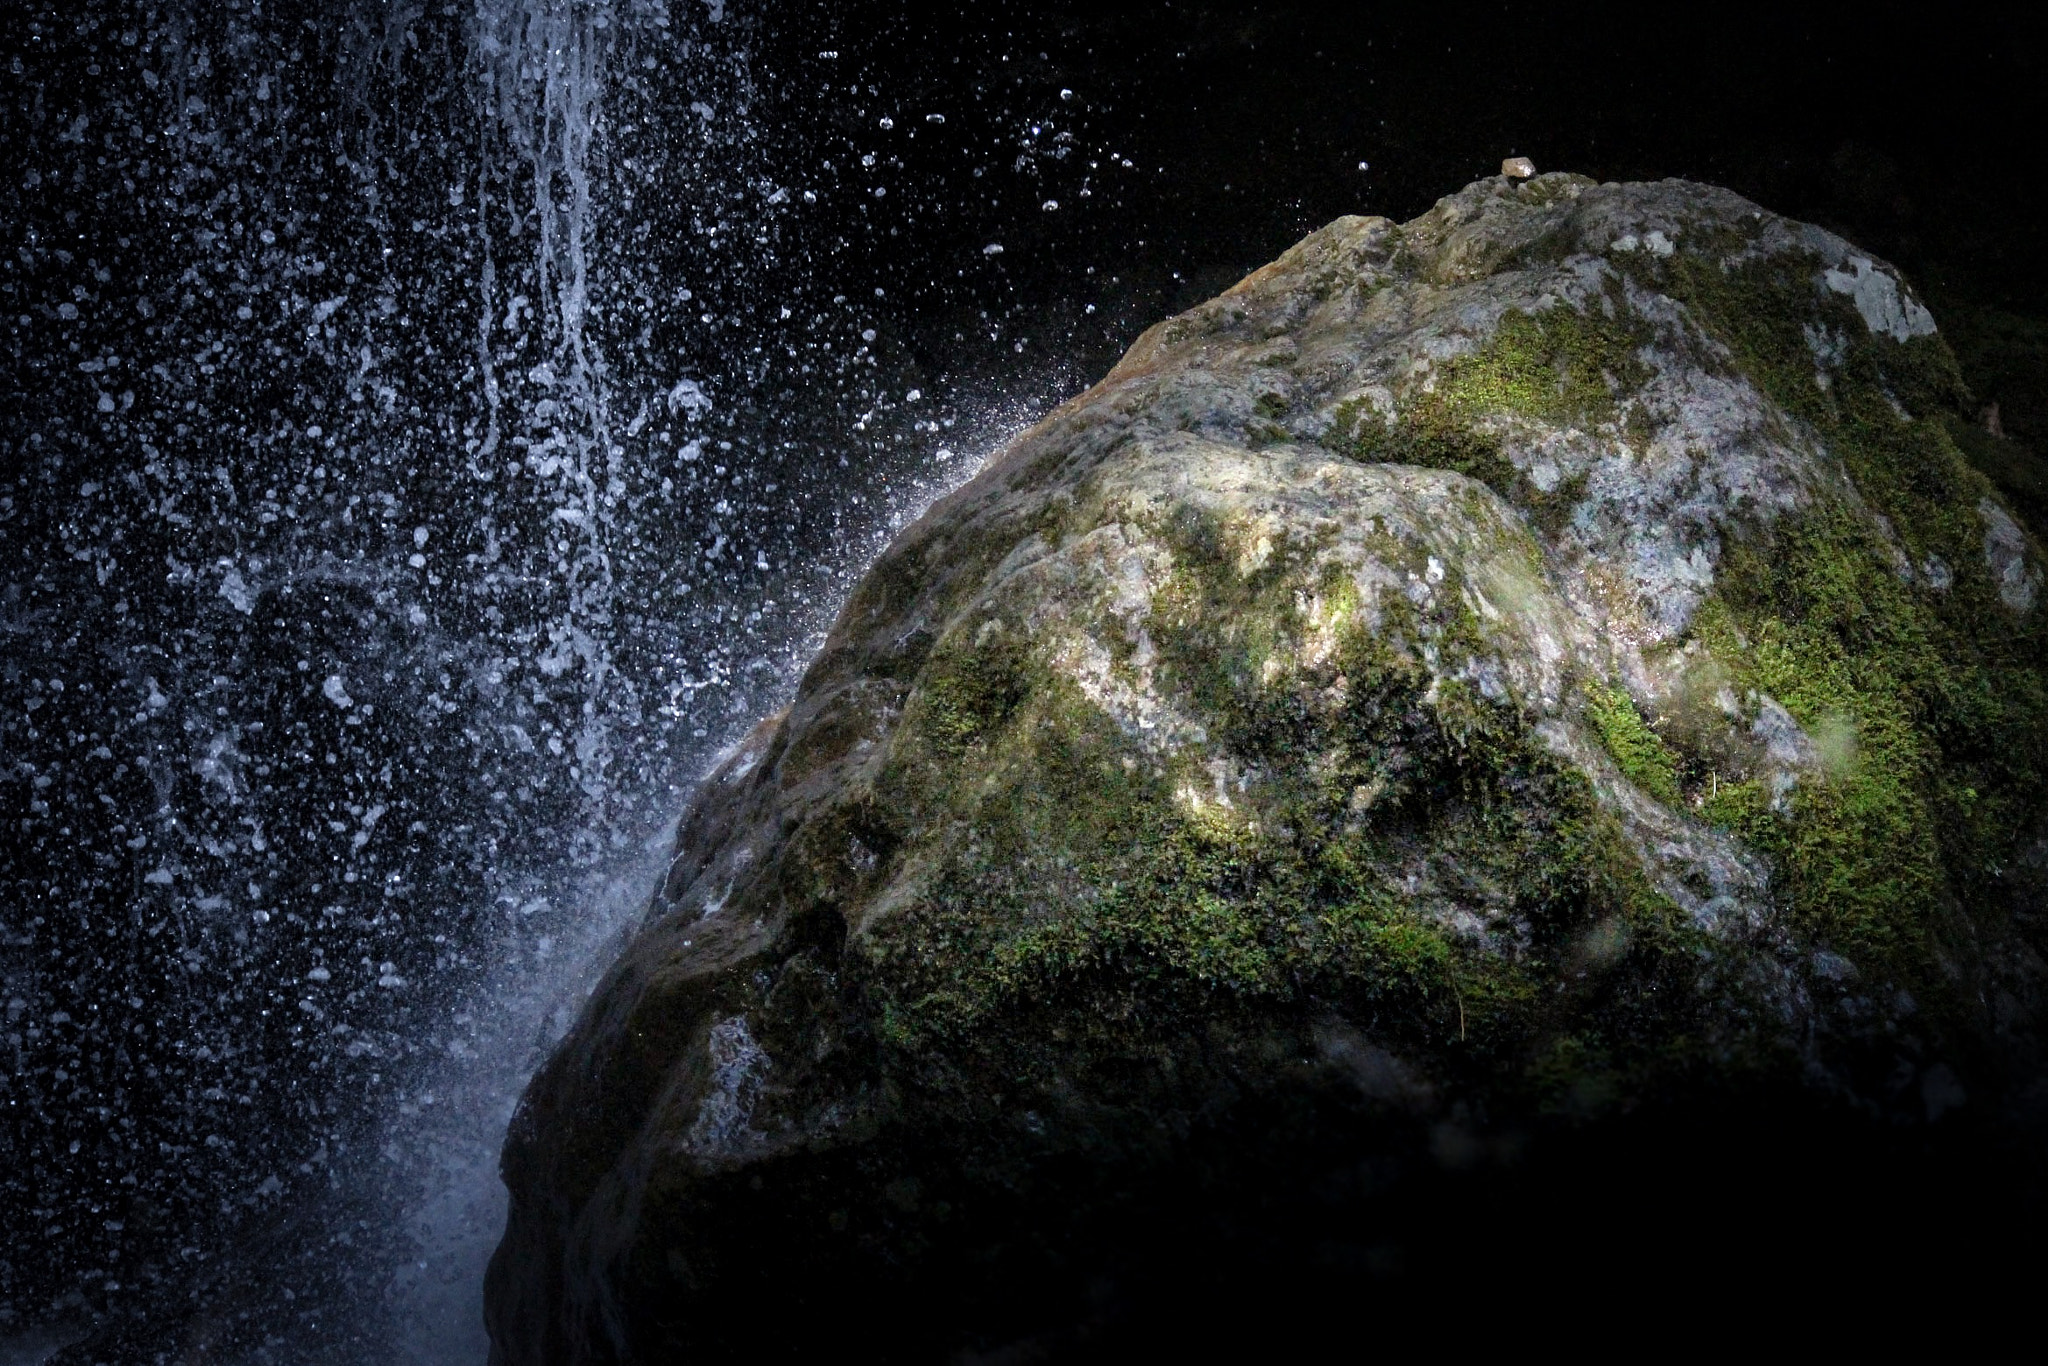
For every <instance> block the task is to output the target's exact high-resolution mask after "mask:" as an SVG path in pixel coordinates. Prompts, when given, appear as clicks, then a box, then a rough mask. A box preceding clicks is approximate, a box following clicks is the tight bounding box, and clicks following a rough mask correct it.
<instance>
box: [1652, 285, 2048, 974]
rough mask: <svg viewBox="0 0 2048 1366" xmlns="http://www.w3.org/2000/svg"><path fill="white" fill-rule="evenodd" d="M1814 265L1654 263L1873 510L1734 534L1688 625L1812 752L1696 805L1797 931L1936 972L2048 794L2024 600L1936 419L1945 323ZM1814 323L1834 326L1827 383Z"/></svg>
mask: <svg viewBox="0 0 2048 1366" xmlns="http://www.w3.org/2000/svg"><path fill="white" fill-rule="evenodd" d="M1818 273H1819V267H1818V264H1817V263H1816V262H1813V261H1811V260H1807V259H1804V258H1790V259H1786V258H1780V259H1777V260H1773V261H1765V262H1759V263H1754V264H1752V265H1749V266H1746V267H1744V268H1742V269H1738V270H1722V269H1719V268H1718V267H1716V266H1714V265H1713V264H1711V263H1708V262H1701V261H1698V260H1692V259H1685V258H1681V259H1680V260H1678V261H1677V262H1675V263H1674V264H1673V265H1672V267H1671V277H1670V279H1669V280H1668V281H1667V282H1666V283H1667V287H1669V288H1670V289H1671V290H1672V292H1673V293H1674V295H1676V296H1677V297H1679V298H1681V299H1682V300H1683V301H1684V302H1685V303H1686V304H1687V305H1688V307H1689V308H1690V309H1691V311H1692V313H1693V315H1694V317H1695V319H1696V320H1697V321H1698V322H1699V323H1700V324H1701V325H1702V326H1704V327H1705V328H1706V329H1707V330H1708V332H1709V333H1710V334H1712V335H1713V336H1714V337H1715V338H1716V339H1717V340H1719V341H1721V342H1723V343H1724V344H1725V345H1727V346H1728V348H1729V350H1730V352H1731V353H1732V354H1733V356H1734V357H1735V360H1736V363H1737V364H1738V365H1739V366H1740V367H1741V368H1742V370H1743V371H1744V372H1745V373H1746V374H1747V375H1748V376H1749V377H1750V378H1751V380H1752V381H1753V382H1755V383H1756V384H1757V385H1758V386H1759V387H1760V388H1761V389H1763V390H1764V392H1765V393H1767V394H1768V395H1769V396H1770V397H1771V398H1772V399H1773V400H1774V401H1775V402H1777V403H1778V404H1779V406H1780V407H1781V408H1783V409H1784V410H1785V411H1787V412H1788V413H1791V414H1793V415H1794V416H1796V417H1797V418H1799V419H1800V420H1802V421H1803V422H1805V423H1807V424H1808V425H1809V426H1810V428H1811V429H1812V431H1813V432H1814V433H1815V434H1817V435H1818V436H1819V438H1820V439H1821V441H1822V442H1823V443H1824V444H1825V445H1826V447H1827V448H1828V449H1829V450H1830V451H1831V452H1833V453H1834V454H1835V455H1836V456H1838V457H1839V458H1840V460H1841V461H1842V464H1843V466H1844V467H1845V468H1846V470H1847V472H1848V473H1849V475H1850V477H1851V478H1852V479H1853V480H1854V481H1855V483H1856V485H1857V488H1858V489H1859V491H1860V492H1861V494H1862V497H1863V499H1864V501H1865V503H1866V504H1867V506H1868V507H1869V509H1870V510H1871V511H1872V512H1875V513H1877V514H1879V515H1880V516H1881V517H1882V518H1883V519H1884V520H1883V522H1882V523H1880V522H1879V521H1877V520H1876V519H1875V518H1873V517H1871V516H1870V515H1869V513H1866V512H1865V511H1863V510H1862V509H1861V508H1858V507H1855V506H1851V505H1845V504H1842V503H1833V502H1830V503H1822V504H1820V505H1817V506H1816V507H1814V508H1812V509H1810V510H1809V511H1807V512H1806V513H1803V514H1801V515H1799V516H1798V517H1795V518H1792V519H1790V520H1788V521H1785V522H1782V523H1780V524H1779V525H1778V526H1777V527H1776V528H1775V529H1774V530H1773V531H1772V532H1771V533H1770V534H1769V535H1768V536H1767V537H1765V538H1762V539H1760V540H1758V541H1756V542H1753V543H1749V544H1736V545H1734V546H1732V547H1731V548H1730V551H1729V554H1728V556H1727V558H1726V560H1725V562H1724V564H1723V567H1722V572H1721V578H1720V582H1719V584H1718V585H1717V589H1716V595H1715V599H1714V600H1713V601H1712V602H1710V603H1709V604H1708V605H1707V607H1706V608H1705V609H1704V610H1703V611H1702V612H1701V614H1700V616H1699V618H1698V621H1697V623H1696V627H1695V629H1696V631H1697V633H1698V634H1699V635H1700V636H1702V637H1703V638H1704V639H1705V640H1706V641H1707V642H1708V643H1709V645H1710V646H1711V647H1712V648H1713V650H1714V653H1715V655H1716V656H1717V657H1718V658H1719V659H1720V660H1721V661H1722V662H1723V663H1724V664H1725V665H1726V666H1727V667H1728V668H1729V670H1730V671H1731V673H1732V675H1733V676H1734V678H1735V680H1736V681H1737V684H1738V686H1739V687H1740V688H1749V689H1756V690H1758V691H1761V692H1768V693H1770V694H1771V695H1773V696H1775V697H1777V698H1778V699H1779V700H1780V701H1781V702H1782V703H1783V704H1784V705H1785V707H1786V709H1787V710H1788V711H1790V712H1791V713H1792V715H1793V716H1794V717H1795V718H1797V719H1798V720H1799V722H1800V723H1801V724H1802V725H1803V726H1804V727H1805V728H1806V729H1807V730H1808V732H1809V733H1811V734H1813V735H1815V736H1816V738H1817V739H1819V740H1821V741H1822V744H1821V748H1822V750H1823V753H1824V754H1825V755H1826V757H1827V762H1826V765H1825V768H1824V771H1823V772H1820V773H1817V774H1813V775H1809V776H1807V777H1806V778H1804V779H1802V781H1801V782H1800V784H1799V785H1798V787H1797V788H1796V789H1795V790H1794V791H1793V792H1792V793H1791V794H1790V799H1789V801H1787V802H1782V803H1779V804H1777V805H1776V806H1774V805H1773V804H1772V803H1771V802H1770V801H1769V800H1768V794H1766V793H1765V792H1764V791H1763V790H1762V789H1761V787H1760V786H1759V785H1758V784H1756V783H1754V782H1750V783H1732V784H1725V785H1721V786H1720V788H1719V790H1718V791H1716V792H1715V793H1714V794H1713V796H1712V797H1711V799H1710V800H1709V801H1708V803H1707V808H1706V809H1707V812H1708V814H1709V815H1710V816H1711V817H1712V818H1714V819H1716V820H1718V821H1719V822H1721V823H1722V824H1724V825H1726V826H1728V827H1729V828H1731V829H1734V830H1736V831H1737V832H1739V833H1740V834H1741V835H1742V836H1743V837H1744V838H1745V839H1747V840H1748V841H1749V842H1751V843H1752V844H1754V845H1756V846H1757V847H1758V848H1760V849H1762V850H1764V851H1765V852H1767V853H1769V854H1771V855H1773V856H1774V857H1775V858H1776V859H1777V860H1778V862H1779V868H1780V886H1781V889H1782V893H1783V895H1784V896H1785V897H1786V899H1787V901H1788V903H1789V906H1790V909H1791V910H1792V912H1793V915H1794V919H1795V922H1796V923H1797V924H1798V926H1799V927H1800V928H1801V929H1802V930H1804V931H1805V932H1806V933H1808V934H1810V935H1812V936H1815V937H1817V938H1819V939H1821V940H1823V941H1825V942H1831V943H1835V944H1838V945H1840V946H1841V947H1843V948H1844V949H1845V950H1846V951H1848V952H1849V953H1850V954H1851V955H1852V956H1860V957H1861V958H1862V959H1863V960H1864V961H1866V962H1870V961H1873V960H1874V961H1875V962H1877V963H1878V964H1880V965H1882V966H1883V967H1884V968H1885V969H1886V970H1887V971H1888V972H1890V973H1892V974H1894V975H1896V976H1897V977H1899V978H1901V979H1904V980H1908V981H1911V982H1913V983H1914V984H1915V985H1916V987H1917V988H1918V989H1921V990H1923V991H1924V990H1938V984H1937V983H1935V982H1933V981H1932V980H1931V979H1930V973H1931V972H1932V964H1933V963H1934V962H1935V961H1937V955H1936V950H1937V949H1938V948H1939V947H1940V946H1941V945H1943V944H1944V943H1948V942H1951V941H1953V940H1954V939H1955V938H1956V937H1958V936H1965V935H1968V934H1969V933H1971V931H1969V930H1968V929H1966V928H1965V922H1966V921H1967V920H1970V919H1976V918H1979V917H1982V916H1986V915H1996V914H1998V912H1997V910H1996V907H1997V906H1998V905H2000V904H2002V900H2003V898H2002V894H2001V893H2000V892H1999V891H1998V890H1997V889H1996V888H1995V887H1994V886H1993V885H1992V881H1993V880H1994V879H1995V877H1996V873H1995V870H1996V869H1998V868H2000V867H2002V866H2003V865H2004V864H2005V863H2006V862H2008V861H2009V860H2010V859H2011V858H2012V857H2013V856H2014V854H2015V852H2016V848H2017V843H2018V841H2020V840H2022V839H2024V838H2029V837H2030V834H2031V831H2032V828H2033V821H2034V820H2035V819H2036V817H2037V813H2038V812H2039V811H2040V810H2041V809H2042V802H2043V799H2044V796H2048V793H2044V790H2043V780H2042V774H2043V773H2044V771H2048V770H2044V767H2043V763H2044V759H2048V706H2044V700H2048V699H2044V695H2043V687H2042V672H2041V664H2042V662H2043V659H2044V652H2043V644H2044V641H2043V635H2042V627H2041V624H2040V620H2039V616H2040V614H2039V613H2033V614H2029V615H2028V616H2026V617H2016V616H2015V615H2014V614H2013V613H2011V612H2009V611H2007V610H2006V609H2005V608H2004V607H2003V605H2002V604H2001V603H1999V601H1998V600H1997V596H1996V592H1995V585H1993V583H1992V582H1991V580H1990V577H1989V574H1988V571H1987V570H1986V569H1985V566H1984V557H1983V549H1982V546H1983V528H1982V522H1981V520H1980V518H1979V515H1978V513H1977V511H1976V507H1977V503H1978V501H1979V500H1980V499H1981V498H1983V497H1985V496H1986V495H1988V494H1990V493H1991V485H1990V483H1989V481H1988V480H1987V479H1986V478H1985V477H1984V475H1983V474H1982V473H1981V472H1980V471H1979V470H1978V469H1976V468H1975V467H1973V465H1972V463H1971V462H1970V461H1969V460H1968V459H1967V458H1966V457H1965V455H1964V454H1963V452H1962V451H1961V450H1959V449H1958V447H1957V444H1956V441H1955V432H1954V429H1953V427H1952V426H1951V425H1950V424H1951V423H1952V422H1953V421H1954V420H1955V416H1956V415H1957V414H1959V413H1960V412H1962V411H1964V410H1965V409H1966V408H1967V403H1968V396H1967V392H1966V391H1965V390H1964V388H1963V386H1962V383H1961V380H1960V378H1959V377H1958V374H1957V371H1956V367H1955V363H1954V360H1953V358H1952V357H1951V356H1950V355H1949V353H1948V351H1947V348H1946V346H1945V345H1944V344H1943V343H1942V342H1941V341H1940V340H1939V339H1938V338H1934V337H1927V338H1916V339H1914V340H1913V341H1910V342H1907V343H1904V344H1901V343H1897V342H1894V341H1892V340H1891V339H1889V338H1886V337H1881V336H1875V335H1872V334H1871V333H1870V332H1869V330H1868V329H1867V328H1866V327H1865V326H1864V324H1863V322H1862V319H1861V318H1860V317H1859V316H1858V315H1857V314H1856V312H1855V310H1854V308H1853V307H1852V306H1850V305H1849V303H1848V301H1847V300H1845V299H1843V298H1842V297H1841V296H1839V295H1834V294H1832V293H1831V292H1829V291H1826V290H1824V289H1821V288H1820V287H1819V286H1818V284H1817V277H1818ZM1811 327H1819V328H1824V329H1827V331H1828V332H1829V333H1831V334H1832V336H1833V338H1835V339H1836V340H1835V342H1834V346H1835V348H1836V359H1835V360H1834V361H1833V363H1832V364H1830V365H1829V366H1828V367H1827V368H1826V369H1825V370H1824V371H1821V373H1822V374H1824V375H1825V376H1826V379H1827V383H1826V384H1825V385H1823V384H1822V383H1821V382H1819V380H1817V379H1816V372H1817V370H1820V367H1819V366H1818V365H1817V362H1816V359H1815V356H1814V352H1813V348H1812V346H1811V345H1810V343H1809V340H1808V329H1809V328H1811ZM1935 555H1938V556H1940V557H1941V558H1942V559H1943V560H1944V561H1945V562H1946V563H1947V564H1948V565H1950V566H1951V567H1952V568H1953V570H1954V583H1953V586H1952V587H1951V588H1949V589H1948V590H1947V591H1937V590H1936V589H1934V588H1933V587H1931V586H1930V585H1928V584H1927V582H1926V580H1925V576H1924V575H1923V574H1921V573H1920V572H1919V571H1918V568H1917V567H1918V566H1920V565H1923V564H1925V563H1926V561H1927V559H1928V557H1929V556H1935ZM1991 794H1996V795H1991ZM1994 813H1995V814H1994Z"/></svg>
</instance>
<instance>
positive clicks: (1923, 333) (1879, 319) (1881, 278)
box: [1821, 256, 1934, 341]
mask: <svg viewBox="0 0 2048 1366" xmlns="http://www.w3.org/2000/svg"><path fill="white" fill-rule="evenodd" d="M1845 264H1846V265H1847V267H1848V269H1846V270H1827V271H1824V272H1823V273H1822V275H1821V278H1822V279H1823V280H1824V281H1826V282H1827V287H1828V288H1829V289H1832V290H1833V291H1835V293H1837V294H1846V295H1848V296H1849V297H1850V299H1851V300H1852V301H1853V302H1854V303H1855V305H1856V311H1857V312H1858V313H1861V314H1862V315H1863V322H1864V325H1865V326H1867V327H1868V328H1869V329H1870V330H1871V331H1872V332H1877V333H1881V334H1883V335H1885V336H1888V337H1890V338H1891V339H1892V340H1893V341H1910V340H1911V339H1913V338H1914V337H1930V336H1933V335H1934V315H1933V314H1932V313H1929V312H1928V311H1927V309H1926V307H1925V306H1924V305H1923V304H1921V302H1920V301H1919V300H1918V299H1915V298H1914V297H1913V296H1912V295H1911V294H1909V293H1907V292H1906V289H1905V287H1904V286H1903V285H1901V284H1900V283H1899V281H1898V279H1897V277H1896V276H1894V275H1892V274H1891V273H1890V272H1889V271H1886V270H1883V269H1880V268H1879V267H1878V266H1876V265H1875V264H1873V263H1872V262H1871V260H1870V258H1869V257H1867V256H1851V257H1849V259H1848V261H1847V262H1845Z"/></svg>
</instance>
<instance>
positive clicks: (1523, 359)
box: [1326, 297, 1649, 516]
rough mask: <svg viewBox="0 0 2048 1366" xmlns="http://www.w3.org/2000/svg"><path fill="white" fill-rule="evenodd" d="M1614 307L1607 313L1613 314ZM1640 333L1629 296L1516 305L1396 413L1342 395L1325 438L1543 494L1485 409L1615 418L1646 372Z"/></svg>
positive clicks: (1372, 455) (1372, 457) (1530, 498)
mask: <svg viewBox="0 0 2048 1366" xmlns="http://www.w3.org/2000/svg"><path fill="white" fill-rule="evenodd" d="M1610 310H1611V316H1610ZM1642 341H1643V336H1642V333H1641V328H1640V325H1639V324H1636V323H1634V322H1633V321H1632V320H1631V315H1630V314H1629V312H1628V309H1627V305H1626V303H1625V301H1623V300H1621V299H1619V298H1618V297H1605V298H1603V299H1602V300H1600V301H1597V302H1594V303H1592V304H1590V305H1589V306H1588V308H1587V309H1586V310H1585V311H1583V312H1581V311H1580V310H1579V309H1576V308H1574V307H1572V306H1570V305H1568V304H1562V303H1560V304H1558V305H1556V306H1555V307H1553V308H1550V309H1547V310H1545V311H1543V312H1541V313H1535V314H1531V313H1525V312H1522V311H1521V310H1519V309H1510V310H1509V311H1508V312H1507V313H1505V314H1503V315H1502V317H1501V320H1500V325H1499V327H1498V328H1497V329H1496V330H1495V332H1494V335H1493V336H1492V337H1491V338H1489V339H1488V341H1487V343H1486V344H1485V345H1484V346H1482V347H1480V348H1479V349H1478V350H1476V351H1474V352H1472V353H1470V354H1468V355H1464V356H1459V357H1456V358H1454V359H1452V360H1449V361H1446V362H1445V363H1444V364H1443V365H1442V366H1440V367H1439V369H1438V371H1437V373H1436V375H1435V379H1434V383H1433V384H1432V385H1431V386H1430V387H1428V388H1427V389H1423V390H1420V391H1418V392H1416V393H1414V394H1413V395H1411V396H1409V397H1408V398H1406V400H1405V401H1404V403H1403V405H1402V408H1401V411H1400V413H1399V415H1398V417H1396V418H1395V419H1392V420H1389V419H1387V418H1384V417H1382V416H1380V415H1379V414H1378V413H1376V412H1375V411H1373V410H1372V409H1371V408H1370V407H1369V406H1367V405H1365V404H1364V403H1361V402H1352V403H1347V404H1343V405H1340V407H1339V408H1338V410H1337V413H1336V421H1335V423H1334V425H1333V427H1332V431H1331V434H1330V436H1329V437H1327V438H1326V440H1327V441H1328V442H1329V443H1330V444H1331V445H1333V446H1334V447H1335V448H1336V449H1338V450H1341V451H1343V452H1344V453H1345V454H1348V455H1350V456H1352V457H1353V458H1354V459H1358V460H1363V461H1371V462H1388V463H1394V464H1404V465H1424V466H1428V467H1430V468H1432V469H1447V470H1455V471H1456V472H1458V473H1459V474H1464V475H1469V476H1470V477H1472V478H1474V479H1478V480H1481V481H1482V482H1484V483H1486V484H1489V485H1491V486H1492V487H1493V488H1494V490H1495V491H1497V492H1499V493H1500V494H1502V495H1503V496H1504V497H1508V498H1510V499H1512V500H1514V501H1518V502H1523V503H1530V504H1534V503H1539V502H1541V503H1544V504H1545V505H1546V511H1548V512H1549V513H1551V514H1552V515H1553V516H1555V515H1559V510H1558V509H1557V508H1556V507H1552V506H1550V504H1552V503H1554V502H1555V501H1556V499H1555V498H1554V497H1553V498H1548V499H1546V498H1544V497H1542V496H1541V495H1539V494H1538V493H1537V491H1536V490H1535V489H1534V488H1533V487H1531V486H1529V485H1527V484H1526V483H1524V482H1523V481H1522V480H1521V479H1520V476H1519V474H1518V473H1517V471H1516V470H1515V468H1514V466H1513V464H1511V463H1510V462H1509V461H1508V459H1507V458H1506V456H1505V455H1504V454H1503V453H1502V448H1501V441H1500V438H1499V436H1497V435H1496V434H1494V433H1492V432H1490V431H1486V430H1483V428H1482V423H1483V421H1484V420H1485V419H1488V418H1499V417H1511V416H1514V417H1523V418H1527V419H1530V420H1533V421H1541V422H1548V423H1554V424H1559V425H1569V424H1578V425H1583V426H1593V425H1598V424H1601V423H1605V422H1611V421H1613V420H1615V419H1616V417H1617V416H1618V413H1619V409H1618V405H1617V397H1618V396H1619V395H1623V394H1627V393H1629V392H1631V391H1633V390H1635V389H1637V388H1640V387H1641V386H1642V384H1643V383H1644V382H1645V381H1646V380H1647V379H1648V378H1649V371H1648V369H1647V367H1646V366H1645V365H1644V364H1643V362H1642V360H1641V358H1640V357H1639V356H1638V355H1637V349H1638V348H1639V347H1640V346H1641V344H1642Z"/></svg>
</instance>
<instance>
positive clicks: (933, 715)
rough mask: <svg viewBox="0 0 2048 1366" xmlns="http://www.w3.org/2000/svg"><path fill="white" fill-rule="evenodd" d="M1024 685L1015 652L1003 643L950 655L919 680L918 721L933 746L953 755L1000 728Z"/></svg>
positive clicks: (1020, 667)
mask: <svg viewBox="0 0 2048 1366" xmlns="http://www.w3.org/2000/svg"><path fill="white" fill-rule="evenodd" d="M1025 687H1026V684H1025V679H1024V673H1023V658H1022V655H1021V652H1020V651H1019V650H1018V649H1017V648H1016V647H1015V646H1014V645H1011V644H1009V643H1008V642H1000V643H998V644H996V645H994V646H992V647H987V648H979V649H966V650H956V651H950V652H948V653H947V654H945V655H943V656H941V657H939V658H937V659H935V660H933V661H932V663H931V665H930V666H929V667H928V668H927V669H926V671H925V673H924V676H923V678H922V679H921V687H920V688H919V690H918V700H919V703H920V706H921V711H922V714H921V716H920V717H919V718H918V719H919V721H920V723H921V726H922V729H923V731H924V733H925V734H927V735H929V736H930V737H931V738H932V740H933V742H934V743H935V744H937V745H938V746H939V747H940V748H942V749H944V750H947V751H949V752H958V751H960V750H962V749H965V748H967V747H968V746H970V745H972V744H974V743H975V742H976V741H978V740H981V739H983V738H984V737H986V736H987V735H988V734H989V733H990V732H991V731H992V730H993V729H994V728H995V727H997V726H1000V725H1001V724H1002V723H1003V721H1004V719H1005V718H1007V717H1008V716H1009V714H1010V712H1011V710H1012V709H1014V708H1015V707H1016V705H1017V703H1018V702H1019V701H1020V700H1022V698H1023V696H1024V692H1025Z"/></svg>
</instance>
